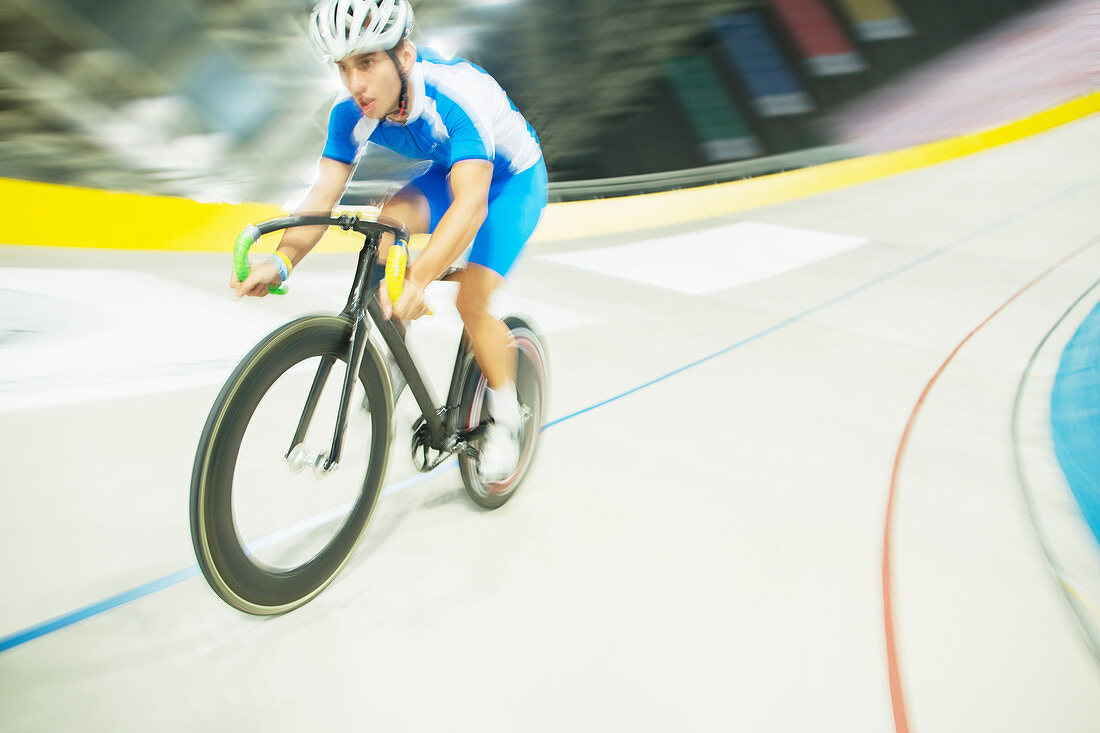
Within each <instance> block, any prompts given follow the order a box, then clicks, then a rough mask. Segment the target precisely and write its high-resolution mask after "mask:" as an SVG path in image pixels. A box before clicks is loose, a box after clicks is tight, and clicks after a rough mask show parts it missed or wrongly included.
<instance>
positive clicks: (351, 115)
mask: <svg viewBox="0 0 1100 733" xmlns="http://www.w3.org/2000/svg"><path fill="white" fill-rule="evenodd" d="M357 112H358V110H357V108H356V107H355V102H353V101H352V100H350V99H345V100H344V101H342V102H338V103H337V104H336V105H335V106H334V107H333V108H332V112H330V113H329V116H328V138H327V139H326V140H325V148H324V150H323V151H322V152H321V157H323V158H332V159H333V160H336V161H339V162H341V163H345V164H347V165H354V164H355V159H356V158H357V157H359V145H358V143H356V141H355V138H354V136H353V134H352V131H353V130H354V129H355V125H356V124H357V123H358V121H359V114H358V113H357Z"/></svg>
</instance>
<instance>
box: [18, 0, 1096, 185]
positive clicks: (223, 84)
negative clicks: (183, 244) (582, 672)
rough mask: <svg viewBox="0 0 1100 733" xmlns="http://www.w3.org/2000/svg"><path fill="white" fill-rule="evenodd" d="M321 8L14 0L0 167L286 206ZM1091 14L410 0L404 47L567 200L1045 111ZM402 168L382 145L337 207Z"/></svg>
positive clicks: (875, 146) (305, 143) (1066, 5)
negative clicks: (451, 63) (523, 132)
mask: <svg viewBox="0 0 1100 733" xmlns="http://www.w3.org/2000/svg"><path fill="white" fill-rule="evenodd" d="M311 6H312V2H311V0H3V2H2V3H0V38H2V39H3V45H2V49H3V50H2V51H0V131H2V133H0V134H2V138H0V139H2V142H0V177H8V178H17V179H24V180H33V181H45V182H54V183H65V184H72V185H78V186H85V187H91V188H103V189H109V190H120V191H132V192H142V193H155V194H167V195H175V196H183V197H187V198H191V199H195V200H199V201H227V202H240V201H257V202H266V203H274V204H279V205H287V206H293V205H294V204H295V203H296V201H297V199H298V198H299V197H300V196H301V195H302V194H303V193H304V190H305V188H306V187H307V186H308V184H309V182H310V181H311V178H312V175H313V170H314V166H315V163H316V158H317V156H318V154H319V151H320V149H321V145H322V142H323V140H324V131H325V122H326V120H327V115H328V111H329V109H330V107H331V105H332V102H333V101H334V99H335V97H336V95H337V94H338V93H339V91H340V86H339V81H338V79H337V77H336V75H335V72H334V71H332V70H331V69H330V68H329V67H326V66H325V65H322V64H321V63H320V62H319V61H317V60H316V59H315V58H314V56H313V54H312V52H311V50H310V48H309V45H308V41H307V39H306V34H305V31H304V28H305V21H306V19H307V17H308V12H309V10H310V8H311ZM1097 6H1098V3H1097V2H1095V0H1059V1H1057V2H1041V1H1040V0H763V1H761V0H694V1H693V2H686V1H684V0H632V1H631V2H627V3H624V2H619V1H618V0H538V1H537V2H536V1H535V0H413V7H414V9H415V11H416V16H417V29H416V32H415V33H414V36H413V39H414V41H416V42H417V43H420V44H428V45H430V46H432V47H434V48H435V49H437V50H438V51H440V52H442V53H444V54H445V55H451V54H457V55H460V56H462V57H464V58H467V59H470V60H472V61H475V62H477V63H479V64H480V65H482V66H483V67H484V68H485V69H486V70H488V71H489V72H490V73H491V74H493V75H494V76H495V77H496V78H497V79H498V80H499V81H500V82H501V84H502V85H503V86H504V88H505V89H506V90H507V91H508V93H509V95H510V96H511V97H512V99H513V101H514V102H515V103H516V105H517V106H518V107H519V108H520V109H521V110H522V111H523V112H524V114H525V115H526V116H527V117H528V119H529V120H530V121H531V122H532V124H533V125H534V126H535V128H536V129H537V131H538V132H539V134H540V136H541V139H542V142H543V146H544V150H545V154H546V158H547V162H548V164H549V167H550V171H551V180H552V181H553V182H554V184H555V185H554V197H555V198H556V199H558V200H561V199H568V198H578V197H586V196H592V195H609V194H614V193H636V192H642V191H648V190H659V189H661V188H668V187H673V186H679V185H688V184H695V185H697V184H700V183H708V182H715V181H720V180H730V179H734V178H738V177H744V176H748V175H756V174H761V173H768V172H774V171H777V170H784V169H789V168H794V167H800V166H804V165H809V164H814V163H820V162H824V161H828V160H835V159H839V158H843V157H846V156H849V155H853V154H858V153H865V152H869V151H875V150H881V149H887V148H896V147H902V146H906V145H912V144H916V143H919V142H925V141H927V140H932V139H941V138H943V137H947V136H950V135H954V134H960V133H964V132H970V131H973V130H974V129H980V128H981V127H983V126H989V125H994V124H997V123H999V122H1002V121H1004V120H1006V119H1012V118H1014V117H1018V116H1023V115H1026V114H1029V113H1032V112H1035V111H1037V110H1038V109H1042V108H1045V107H1048V106H1052V105H1054V104H1057V103H1059V102H1061V101H1065V100H1066V99H1068V98H1072V97H1074V96H1076V95H1079V94H1081V93H1083V92H1085V91H1088V90H1089V89H1091V88H1095V87H1096V86H1097V85H1098V83H1100V78H1098V76H1100V72H1098V65H1097V63H1096V57H1095V50H1094V46H1095V39H1096V38H1097V37H1098V35H1097V33H1098V32H1100V28H1098V27H1097V23H1096V21H1097V17H1098V16H1097ZM937 63H939V64H940V66H939V67H937V66H936V64H937ZM983 95H984V96H983ZM402 165H404V162H403V161H397V160H394V159H393V158H392V157H391V156H390V155H388V154H386V152H385V151H380V150H378V149H375V150H374V151H373V152H372V153H371V154H369V155H368V156H367V157H366V159H365V160H364V162H363V163H362V164H361V165H360V168H359V170H358V171H357V174H356V179H357V180H358V181H359V183H356V184H355V185H353V187H352V188H351V189H349V198H348V200H346V201H345V203H357V201H355V200H353V199H355V198H356V196H359V197H360V198H362V197H364V196H366V197H368V198H369V194H370V192H371V191H372V189H371V188H370V186H369V185H368V184H367V183H363V182H366V181H371V180H376V179H379V178H388V177H397V176H399V175H400V169H401V167H402ZM687 169H693V170H692V171H691V172H690V173H687V174H684V175H680V176H676V175H669V174H668V172H669V171H685V170H687ZM624 176H625V177H630V178H627V179H625V180H617V181H606V180H603V179H607V178H621V177H624ZM593 180H595V181H596V182H595V183H594V184H593V183H591V181H593ZM585 181H587V182H588V183H583V182H585Z"/></svg>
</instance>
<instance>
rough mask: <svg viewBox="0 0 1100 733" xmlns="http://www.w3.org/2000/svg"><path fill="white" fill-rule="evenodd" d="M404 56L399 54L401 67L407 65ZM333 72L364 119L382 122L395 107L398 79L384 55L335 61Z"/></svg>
mask: <svg viewBox="0 0 1100 733" xmlns="http://www.w3.org/2000/svg"><path fill="white" fill-rule="evenodd" d="M403 50H404V49H402V51H403ZM404 56H405V54H403V53H401V52H400V51H399V52H398V59H399V60H400V61H401V62H402V63H406V59H405V58H404ZM336 68H337V69H338V70H339V72H340V81H341V82H343V84H344V87H345V88H346V89H347V90H348V92H350V93H351V97H352V99H354V100H355V103H356V104H358V105H359V109H361V110H362V111H363V114H364V115H365V116H367V117H371V118H374V119H381V118H382V117H385V116H386V115H387V114H389V113H390V112H391V111H392V110H393V109H394V107H396V106H397V101H398V97H399V96H400V94H401V77H400V76H399V75H398V73H397V68H396V67H395V66H394V65H393V61H391V60H390V57H389V54H387V53H386V52H385V51H375V52H373V53H364V54H359V55H356V56H349V57H348V58H346V59H341V60H340V61H337V62H336Z"/></svg>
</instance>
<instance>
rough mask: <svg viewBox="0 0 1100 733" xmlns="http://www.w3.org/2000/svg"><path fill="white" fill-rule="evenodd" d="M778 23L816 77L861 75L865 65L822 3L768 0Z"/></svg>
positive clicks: (813, 0) (803, 0) (810, 0)
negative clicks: (787, 33)
mask: <svg viewBox="0 0 1100 733" xmlns="http://www.w3.org/2000/svg"><path fill="white" fill-rule="evenodd" d="M771 4H772V6H773V7H774V8H775V10H776V13H777V14H778V15H779V18H780V20H781V21H782V22H783V24H784V25H785V26H786V27H787V29H788V30H789V31H790V34H791V36H792V37H793V38H794V40H795V42H796V43H797V44H798V47H799V49H801V51H802V56H803V57H804V58H805V59H806V64H807V66H808V67H809V69H810V72H811V73H812V74H814V75H815V76H839V75H841V74H854V73H857V72H860V71H863V70H864V69H865V68H866V64H865V63H864V61H863V57H862V56H861V55H860V54H859V51H857V50H856V48H855V46H853V45H852V42H851V40H850V39H849V38H848V35H847V33H845V31H844V29H843V28H842V27H841V25H840V23H839V22H838V21H837V19H836V17H835V16H834V15H833V14H832V12H831V11H830V10H829V8H828V7H827V6H825V5H824V4H823V3H822V2H821V0H771Z"/></svg>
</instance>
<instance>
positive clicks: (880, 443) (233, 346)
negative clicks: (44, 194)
mask: <svg viewBox="0 0 1100 733" xmlns="http://www.w3.org/2000/svg"><path fill="white" fill-rule="evenodd" d="M1098 139H1100V117H1098V116H1096V115H1093V116H1092V117H1087V118H1084V119H1082V120H1079V121H1076V122H1072V123H1069V124H1066V125H1064V126H1062V127H1059V128H1057V129H1054V130H1052V131H1049V132H1046V133H1042V134H1039V135H1035V136H1033V137H1029V138H1026V139H1023V140H1020V141H1018V142H1014V143H1011V144H1009V145H1005V146H1002V147H998V148H995V149H993V150H990V151H988V152H984V153H979V154H975V155H970V156H967V157H964V158H960V159H958V160H954V161H951V162H946V163H942V164H939V165H936V166H932V167H928V168H924V169H920V170H916V171H913V172H910V173H906V174H904V175H898V176H893V177H890V178H886V179H883V180H879V181H875V182H871V183H865V184H863V185H859V186H855V187H851V188H846V189H842V190H838V191H834V192H830V193H824V194H820V195H817V196H813V197H810V198H805V199H802V200H797V201H792V202H788V203H783V204H778V205H773V206H768V207H764V208H756V209H752V210H748V211H742V212H738V213H735V214H731V215H728V216H724V217H719V218H714V219H709V220H705V221H697V222H694V223H691V224H687V225H680V226H677V227H668V228H663V229H651V230H647V231H644V232H640V233H630V234H618V235H603V236H599V237H592V238H588V239H573V240H568V241H561V240H559V241H542V242H538V243H535V244H532V245H531V248H530V250H529V251H528V252H527V254H526V256H525V259H524V260H523V261H522V264H521V266H520V267H519V268H518V271H517V273H516V275H515V278H514V280H513V281H512V283H511V285H510V287H509V289H508V291H507V293H505V294H504V295H503V296H502V297H501V298H500V303H499V304H498V305H499V308H500V309H501V310H511V309H518V310H524V311H526V312H529V313H531V314H532V315H534V316H535V317H536V319H538V320H539V322H540V323H541V324H542V326H543V328H544V330H545V331H546V333H547V337H548V341H549V348H550V354H551V364H552V379H553V392H552V394H551V403H550V408H549V417H550V421H551V425H550V427H548V428H547V429H546V431H545V432H544V433H543V436H542V445H541V448H540V451H541V453H540V456H539V459H538V463H537V465H536V467H535V470H534V473H533V474H532V475H531V476H530V477H529V478H528V480H527V483H526V484H525V486H524V488H523V490H522V491H521V493H520V494H519V495H517V497H516V499H515V500H514V501H512V502H511V503H510V504H508V505H507V506H506V507H505V508H503V509H501V510H500V511H497V512H493V513H485V512H481V511H476V510H474V508H473V507H472V505H471V504H470V503H469V502H468V500H466V499H465V497H464V494H463V492H462V489H461V486H460V480H459V477H458V474H457V472H456V471H454V470H446V469H440V471H438V472H437V474H433V475H431V476H429V477H428V478H427V479H426V480H423V481H418V480H415V477H416V476H417V474H415V472H414V470H413V468H412V466H411V464H410V462H409V459H408V455H407V452H406V450H405V448H404V446H405V445H407V426H408V423H409V422H410V421H411V419H412V416H413V412H412V407H411V400H410V399H409V398H408V396H407V395H406V396H405V397H404V398H403V399H402V401H401V403H400V405H399V419H398V423H399V425H401V426H402V432H401V433H400V434H399V435H398V437H397V438H396V441H397V442H396V443H395V446H396V447H395V450H394V451H393V452H392V456H393V457H392V462H391V465H390V469H389V474H388V478H387V483H388V484H389V485H391V487H393V488H392V489H391V491H390V493H389V495H388V496H386V497H385V498H384V499H383V500H382V502H381V503H380V506H379V509H378V511H377V512H376V515H375V518H374V520H373V522H372V528H371V530H370V532H369V533H368V535H367V538H366V540H365V542H364V543H363V545H362V546H361V547H360V549H359V550H358V552H357V554H356V556H355V558H354V559H353V560H352V562H351V563H350V564H349V566H348V567H347V568H346V569H345V570H344V572H343V574H342V575H341V576H340V577H339V578H338V579H337V580H336V582H335V583H334V584H333V585H332V586H330V587H329V588H328V589H327V590H326V591H325V592H324V593H323V594H322V595H321V596H319V597H318V598H317V599H316V600H314V601H313V602H311V603H310V604H308V605H307V606H305V607H303V608H301V609H300V610H297V611H295V612H293V613H291V614H289V615H286V616H282V617H278V618H271V619H263V620H260V619H255V618H251V617H246V616H244V615H242V614H239V613H237V612H235V611H233V610H231V609H229V608H228V607H227V606H225V605H224V604H222V603H221V602H220V601H219V600H218V599H217V598H216V597H215V596H214V594H213V593H212V592H211V591H210V589H209V588H208V587H207V586H206V584H205V583H204V582H203V581H202V580H201V578H197V577H194V571H193V570H189V569H190V568H192V566H193V564H194V558H193V555H192V550H191V543H190V537H189V532H188V526H187V492H188V486H189V480H190V470H191V461H192V459H193V455H194V449H195V444H196V440H197V437H198V435H199V432H200V430H201V427H202V424H203V421H204V420H205V417H206V413H207V411H208V409H209V407H210V404H211V402H212V400H213V399H214V396H215V394H216V393H217V390H218V388H219V386H220V382H221V380H223V379H224V378H225V376H226V374H227V372H228V370H229V368H231V366H232V364H233V363H234V362H235V361H236V359H238V358H239V357H240V356H241V355H242V354H243V353H244V352H245V351H247V350H248V348H249V347H250V346H251V344H252V343H253V342H254V341H255V340H256V339H257V338H259V336H260V335H262V334H263V333H265V332H266V331H268V330H270V329H271V328H273V327H274V326H276V325H278V324H279V323H281V322H283V321H285V320H287V319H289V318H290V317H291V316H293V315H295V314H297V313H302V312H309V311H315V310H319V309H320V310H336V309H339V307H340V306H341V305H342V304H343V299H344V296H345V294H346V280H347V278H348V277H349V276H350V269H349V268H350V266H351V265H352V263H353V261H354V260H353V256H352V255H349V254H343V253H334V254H326V253H323V252H318V253H316V254H314V255H311V257H310V258H309V259H308V260H307V261H306V263H305V264H304V265H303V266H302V267H301V268H300V269H299V271H298V272H296V273H295V275H294V278H293V280H292V285H293V290H292V292H291V294H290V295H289V296H287V297H285V298H283V299H276V298H271V297H269V298H264V299H262V300H249V301H247V302H235V301H234V300H233V299H232V298H231V297H230V294H229V291H228V288H227V287H226V285H225V284H226V280H227V277H228V260H227V256H226V255H224V254H213V253H211V254H207V253H151V252H119V251H110V250H92V249H79V248H72V249H69V248H29V247H4V248H2V249H0V261H2V263H3V267H2V268H0V302H2V303H4V307H3V308H2V309H0V311H2V312H5V313H8V314H16V315H12V316H9V318H11V320H12V321H13V322H16V325H15V326H13V327H10V328H9V331H10V333H9V337H8V339H7V340H6V342H5V343H3V344H0V355H3V358H2V360H0V365H2V366H0V370H2V374H0V384H2V385H3V387H4V389H3V391H2V392H0V439H2V441H3V445H4V446H5V448H6V450H5V453H4V456H5V457H4V468H3V475H4V479H5V480H4V491H3V493H2V494H0V497H2V498H0V501H2V505H0V538H2V540H0V542H2V543H3V544H2V548H3V557H4V561H3V564H2V580H3V587H4V589H5V603H3V604H0V634H7V635H8V636H6V637H5V638H4V649H3V651H2V652H0V728H3V729H4V730H6V731H7V730H13V731H15V730H66V729H67V730H112V731H114V730H131V729H142V730H144V729H157V730H187V731H192V730H225V729H229V728H236V729H244V730H303V729H320V728H322V727H328V728H335V729H350V730H362V729H368V728H372V729H377V730H416V731H420V730H474V729H478V730H523V731H543V730H545V731H559V730H585V731H605V730H654V731H657V730H661V731H665V730H751V731H764V730H767V731H791V730H828V731H891V730H908V729H913V730H920V731H985V730H988V731H1035V730H1052V731H1055V730H1056V731H1095V730H1097V726H1098V725H1100V660H1098V658H1097V657H1096V656H1095V649H1094V648H1093V647H1092V646H1090V645H1091V644H1092V643H1094V642H1092V641H1090V638H1091V637H1090V635H1089V634H1090V633H1091V631H1090V628H1089V626H1088V624H1089V623H1090V622H1091V623H1094V624H1095V623H1096V616H1095V615H1093V616H1092V617H1091V619H1090V617H1089V614H1090V613H1091V614H1096V609H1095V604H1096V602H1097V598H1098V596H1089V592H1090V591H1089V588H1088V582H1089V578H1090V577H1094V576H1090V575H1089V572H1090V566H1089V565H1088V563H1089V562H1090V561H1092V562H1093V563H1094V565H1093V566H1092V570H1095V569H1096V568H1100V558H1098V557H1090V556H1089V555H1088V552H1089V551H1090V550H1091V551H1093V552H1095V553H1096V554H1097V555H1098V556H1100V550H1097V548H1096V546H1095V543H1093V544H1092V545H1089V544H1088V543H1087V542H1084V543H1082V544H1080V545H1078V546H1077V549H1076V550H1075V549H1073V548H1067V547H1066V545H1065V543H1064V542H1063V539H1064V538H1068V537H1069V534H1071V533H1072V532H1073V531H1075V530H1074V527H1073V525H1072V502H1071V501H1069V500H1068V499H1067V497H1068V490H1067V489H1066V488H1065V486H1064V485H1062V484H1061V483H1059V482H1060V481H1061V477H1060V473H1059V472H1058V471H1057V468H1056V466H1057V464H1056V463H1055V462H1054V459H1053V456H1052V450H1051V449H1050V447H1049V436H1048V435H1047V433H1048V432H1049V430H1048V429H1047V430H1046V432H1044V426H1046V425H1048V419H1047V415H1046V413H1045V412H1044V410H1047V409H1049V403H1048V402H1046V401H1045V397H1044V393H1043V389H1044V388H1045V387H1044V385H1046V384H1047V383H1048V382H1049V381H1050V380H1051V379H1052V378H1053V374H1054V371H1055V369H1056V367H1057V361H1058V354H1059V353H1060V349H1061V345H1062V344H1064V343H1065V341H1066V340H1068V338H1069V336H1070V335H1071V334H1072V331H1073V328H1074V327H1075V326H1076V325H1077V324H1078V323H1080V322H1081V320H1082V318H1083V317H1084V314H1085V313H1087V312H1088V311H1089V310H1091V307H1092V306H1093V305H1095V304H1096V302H1097V301H1100V293H1098V292H1095V291H1093V290H1091V288H1092V287H1093V286H1094V284H1095V283H1096V282H1097V281H1098V280H1100V239H1098V237H1100V220H1098V218H1097V215H1096V212H1097V211H1100V160H1098V158H1097V156H1096V155H1095V150H1096V141H1097V140H1098ZM613 247H614V249H611V248H613ZM658 256H659V257H660V259H659V260H658V259H657V257H658ZM445 296H446V293H440V295H439V297H440V300H441V301H442V300H445ZM1082 296H1083V300H1081V301H1080V302H1079V303H1077V305H1076V307H1073V306H1074V304H1075V302H1076V301H1078V299H1079V298H1081V297H1082ZM438 311H439V312H438V315H437V316H436V317H434V319H429V320H427V321H425V322H423V323H421V324H418V325H417V327H416V329H415V331H414V334H415V335H414V338H415V339H416V342H415V343H416V345H417V347H418V349H419V352H420V354H421V356H422V357H423V359H424V361H426V362H428V363H429V364H430V366H431V373H432V376H433V378H435V379H436V380H437V383H439V382H441V381H442V379H443V378H444V377H445V376H446V373H447V371H448V370H449V367H450V364H449V358H450V354H451V351H452V349H453V343H454V338H455V334H454V330H453V325H454V323H455V322H456V321H455V320H454V316H453V314H450V313H449V312H448V310H447V308H446V306H445V304H442V305H440V307H439V308H438ZM1067 313H1068V315H1067ZM1063 317H1065V318H1064V319H1063ZM1059 319H1063V324H1064V325H1063V327H1062V330H1060V331H1059V330H1055V331H1052V328H1053V327H1054V326H1055V325H1056V324H1058V322H1059ZM1067 329H1068V332H1067V331H1066V330H1067ZM1048 334H1053V335H1052V336H1051V337H1050V338H1049V339H1048V340H1047V341H1046V342H1045V343H1046V345H1045V346H1044V348H1043V349H1041V350H1040V351H1039V352H1036V349H1037V347H1039V346H1040V344H1042V343H1043V342H1044V338H1045V337H1047V336H1048ZM1033 355H1036V358H1035V359H1034V360H1032V357H1033ZM1025 375H1030V376H1031V380H1030V382H1028V381H1027V380H1025V379H1024V378H1025ZM1022 382H1024V385H1025V389H1024V390H1021V383H1022ZM1028 384H1030V385H1031V386H1030V387H1027V385H1028ZM636 388H637V389H636ZM632 390H635V391H632ZM1029 390H1034V391H1029ZM1045 394H1046V395H1049V389H1047V391H1046V393H1045ZM1018 395H1023V396H1022V397H1021V398H1020V400H1019V403H1020V405H1019V407H1017V404H1016V403H1017V401H1018V400H1017V398H1018ZM615 398H617V399H615ZM609 400H610V401H609ZM589 408H591V409H589ZM1014 425H1015V430H1014ZM1014 436H1015V438H1014ZM1018 463H1019V464H1020V466H1021V468H1019V469H1018ZM1021 476H1022V477H1023V481H1021ZM406 479H413V480H406ZM1028 491H1030V492H1031V493H1026V492H1028ZM1029 507H1030V511H1029ZM1037 515H1038V516H1039V517H1042V516H1045V517H1047V518H1048V519H1049V521H1048V522H1046V524H1043V522H1042V521H1037V519H1036V517H1037ZM1056 519H1057V521H1060V522H1061V524H1058V525H1057V526H1058V527H1060V528H1061V530H1060V531H1058V532H1054V536H1047V537H1045V538H1044V537H1041V536H1040V534H1037V531H1036V527H1037V526H1039V527H1040V530H1041V529H1042V527H1044V526H1045V527H1047V528H1048V529H1049V528H1051V527H1053V526H1055V525H1054V523H1055V521H1056ZM1067 527H1068V529H1067ZM1065 541H1066V542H1068V539H1065ZM1074 553H1076V554H1074ZM1067 557H1069V558H1070V559H1069V560H1067V559H1066V558H1067ZM1059 558H1061V559H1062V564H1063V565H1066V564H1068V565H1072V568H1071V570H1065V568H1063V569H1062V571H1061V576H1060V577H1059V576H1056V575H1055V572H1054V571H1053V570H1052V562H1055V563H1056V564H1057V561H1058V560H1059ZM1070 560H1072V562H1070ZM1082 568H1083V570H1082ZM1074 572H1076V573H1078V575H1076V576H1075V575H1073V573H1074ZM150 583H153V585H149V584H150ZM119 594H128V595H122V596H120V595H119ZM1075 594H1076V595H1075ZM131 597H132V598H131ZM1074 599H1075V600H1074ZM94 604H100V605H98V606H97V605H94ZM1090 604H1092V605H1090ZM89 606H91V608H88V610H87V611H86V612H85V613H84V614H81V615H87V616H88V617H87V618H83V619H81V620H78V621H76V622H75V623H71V624H67V625H62V626H61V627H60V628H57V629H56V630H53V629H51V628H50V627H41V626H40V624H41V623H42V622H45V621H48V620H50V619H54V618H57V617H61V618H62V619H63V620H64V621H72V620H73V617H72V616H71V614H72V613H73V612H74V611H78V610H79V609H85V608H87V607H89ZM59 625H60V624H59ZM1094 630H1095V627H1093V629H1092V631H1094Z"/></svg>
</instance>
